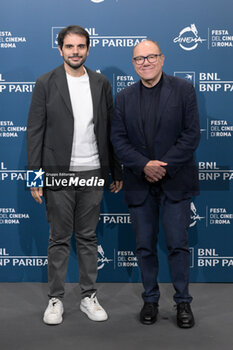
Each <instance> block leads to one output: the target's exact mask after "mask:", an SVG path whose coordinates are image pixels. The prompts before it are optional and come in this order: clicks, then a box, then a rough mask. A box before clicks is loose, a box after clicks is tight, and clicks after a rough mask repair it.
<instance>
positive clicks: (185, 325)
mask: <svg viewBox="0 0 233 350" xmlns="http://www.w3.org/2000/svg"><path fill="white" fill-rule="evenodd" d="M194 325H195V322H193V323H191V324H183V323H179V322H177V326H178V327H180V328H192V327H193V326H194Z"/></svg>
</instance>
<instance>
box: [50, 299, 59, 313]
mask: <svg viewBox="0 0 233 350" xmlns="http://www.w3.org/2000/svg"><path fill="white" fill-rule="evenodd" d="M51 302H52V303H51V304H52V310H51V312H53V313H57V311H58V310H57V308H56V306H58V305H57V304H58V300H56V299H55V298H52V299H51Z"/></svg>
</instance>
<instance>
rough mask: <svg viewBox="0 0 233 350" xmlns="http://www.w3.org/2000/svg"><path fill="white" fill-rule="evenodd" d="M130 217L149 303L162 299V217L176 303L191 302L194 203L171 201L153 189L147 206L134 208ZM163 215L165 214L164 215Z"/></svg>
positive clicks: (131, 209) (146, 201) (145, 299)
mask: <svg viewBox="0 0 233 350" xmlns="http://www.w3.org/2000/svg"><path fill="white" fill-rule="evenodd" d="M129 210H130V215H131V220H132V224H133V229H134V232H135V233H136V247H137V259H138V264H139V267H140V270H141V277H142V283H143V286H144V293H143V294H142V297H143V299H144V301H146V302H158V300H159V297H160V292H159V286H158V282H157V276H158V268H159V262H158V255H157V239H158V233H159V216H161V221H162V227H163V232H164V235H165V240H166V244H167V248H168V252H169V255H168V261H169V267H170V272H171V279H172V283H173V286H174V288H175V291H176V292H175V295H174V300H175V302H176V303H181V302H191V301H192V297H191V296H190V294H189V291H188V284H189V266H190V251H189V246H188V228H189V223H190V199H184V200H181V201H172V200H170V199H169V198H168V197H167V196H166V195H165V194H164V193H163V192H162V191H158V190H156V189H153V187H152V188H151V191H150V193H149V195H148V197H147V198H146V200H145V202H144V203H143V204H142V205H140V206H130V207H129ZM160 212H161V213H160Z"/></svg>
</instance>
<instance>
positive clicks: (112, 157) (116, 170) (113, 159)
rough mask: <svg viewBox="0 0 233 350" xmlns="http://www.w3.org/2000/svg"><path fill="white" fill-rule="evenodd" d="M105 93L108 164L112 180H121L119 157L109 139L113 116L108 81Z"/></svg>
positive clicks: (110, 90)
mask: <svg viewBox="0 0 233 350" xmlns="http://www.w3.org/2000/svg"><path fill="white" fill-rule="evenodd" d="M105 93H106V101H107V113H108V116H107V120H108V130H107V133H108V145H109V146H108V148H109V166H110V171H111V174H112V178H113V180H114V181H117V180H118V181H120V180H122V169H121V164H120V161H119V159H118V158H117V156H116V154H115V152H114V149H113V146H112V143H111V140H110V132H111V123H112V117H113V98H112V88H111V85H110V83H109V81H107V82H106V86H105Z"/></svg>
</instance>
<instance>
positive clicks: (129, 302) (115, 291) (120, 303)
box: [0, 283, 233, 350]
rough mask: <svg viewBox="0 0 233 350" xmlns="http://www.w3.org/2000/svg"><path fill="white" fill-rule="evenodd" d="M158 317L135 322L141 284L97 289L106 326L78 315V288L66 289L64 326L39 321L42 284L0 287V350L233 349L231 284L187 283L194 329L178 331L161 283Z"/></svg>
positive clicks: (43, 302)
mask: <svg viewBox="0 0 233 350" xmlns="http://www.w3.org/2000/svg"><path fill="white" fill-rule="evenodd" d="M160 289H161V299H160V308H159V310H160V311H159V318H158V321H157V322H156V323H155V324H154V325H150V326H144V325H142V324H140V323H139V321H138V312H139V310H140V308H141V305H142V301H141V298H140V294H141V285H140V284H130V283H105V284H99V285H98V290H99V293H98V299H99V301H100V302H101V304H102V305H103V306H104V307H105V308H106V310H107V311H108V313H109V320H108V321H106V322H93V321H90V320H89V319H88V318H87V317H86V315H84V314H83V313H82V312H81V311H80V310H79V301H80V294H79V287H78V285H76V284H67V288H66V298H65V301H64V306H65V314H64V322H63V323H62V324H61V325H59V326H47V325H44V324H43V322H42V315H43V311H44V308H45V307H46V306H47V297H46V293H47V285H46V284H41V283H1V284H0V290H1V293H0V294H1V298H0V349H1V350H37V349H38V350H39V349H43V350H47V349H49V350H55V349H56V350H60V349H62V350H76V349H77V350H89V349H93V350H115V349H117V350H126V349H127V350H137V349H142V350H152V349H154V350H156V349H158V350H163V349H166V350H169V349H179V350H183V349H187V350H192V349H195V350H199V349H203V350H204V349H205V350H207V349H212V350H214V349H216V350H228V349H229V350H231V349H233V306H232V304H233V303H232V295H233V285H232V284H192V285H191V286H190V291H191V293H192V295H193V297H194V301H193V303H192V306H193V311H194V314H195V318H196V325H195V327H194V328H192V329H185V330H184V329H179V328H178V327H177V326H176V323H175V309H174V307H173V305H174V303H173V301H172V294H173V289H172V287H171V285H170V284H161V285H160Z"/></svg>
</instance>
